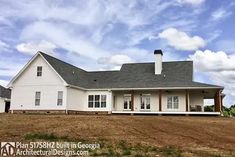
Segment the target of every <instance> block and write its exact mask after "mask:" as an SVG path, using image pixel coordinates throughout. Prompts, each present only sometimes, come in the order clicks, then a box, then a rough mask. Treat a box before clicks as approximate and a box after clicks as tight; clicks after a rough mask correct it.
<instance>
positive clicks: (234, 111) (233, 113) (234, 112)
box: [229, 106, 235, 117]
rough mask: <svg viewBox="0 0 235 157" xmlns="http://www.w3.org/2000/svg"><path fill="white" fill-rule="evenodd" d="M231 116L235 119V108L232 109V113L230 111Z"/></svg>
mask: <svg viewBox="0 0 235 157" xmlns="http://www.w3.org/2000/svg"><path fill="white" fill-rule="evenodd" d="M229 113H230V115H231V116H233V117H235V106H234V107H232V108H231V107H230V111H229Z"/></svg>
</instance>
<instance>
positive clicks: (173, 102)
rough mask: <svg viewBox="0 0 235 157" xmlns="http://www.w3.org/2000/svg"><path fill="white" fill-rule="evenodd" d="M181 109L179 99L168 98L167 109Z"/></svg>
mask: <svg viewBox="0 0 235 157" xmlns="http://www.w3.org/2000/svg"><path fill="white" fill-rule="evenodd" d="M178 108H179V97H178V96H168V97H167V109H178Z"/></svg>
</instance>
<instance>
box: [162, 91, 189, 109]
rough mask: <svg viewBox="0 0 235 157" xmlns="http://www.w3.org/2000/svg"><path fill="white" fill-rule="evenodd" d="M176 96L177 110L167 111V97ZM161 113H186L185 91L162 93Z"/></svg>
mask: <svg viewBox="0 0 235 157" xmlns="http://www.w3.org/2000/svg"><path fill="white" fill-rule="evenodd" d="M168 96H178V97H179V108H178V109H167V97H168ZM162 111H163V112H164V111H165V112H169V111H173V112H185V111H186V94H185V91H169V92H168V93H167V92H163V93H162Z"/></svg>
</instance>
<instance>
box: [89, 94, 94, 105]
mask: <svg viewBox="0 0 235 157" xmlns="http://www.w3.org/2000/svg"><path fill="white" fill-rule="evenodd" d="M94 102H95V101H94V95H88V107H89V108H93V107H94Z"/></svg>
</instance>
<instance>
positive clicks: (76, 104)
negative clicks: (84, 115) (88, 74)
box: [67, 88, 87, 111]
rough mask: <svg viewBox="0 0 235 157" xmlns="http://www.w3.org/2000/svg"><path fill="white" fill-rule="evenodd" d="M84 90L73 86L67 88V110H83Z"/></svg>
mask: <svg viewBox="0 0 235 157" xmlns="http://www.w3.org/2000/svg"><path fill="white" fill-rule="evenodd" d="M86 97H87V96H86V92H85V91H83V90H79V89H75V88H67V110H76V111H83V110H84V105H85V99H86Z"/></svg>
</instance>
